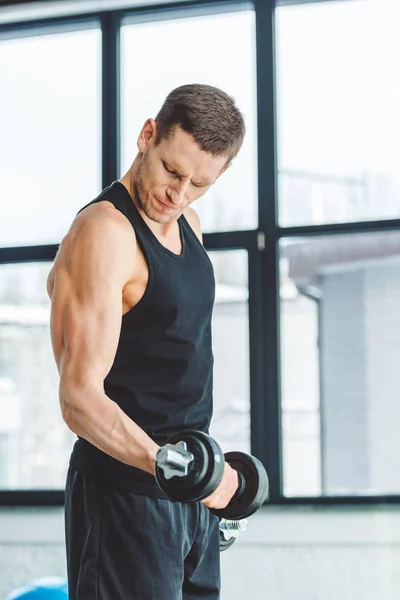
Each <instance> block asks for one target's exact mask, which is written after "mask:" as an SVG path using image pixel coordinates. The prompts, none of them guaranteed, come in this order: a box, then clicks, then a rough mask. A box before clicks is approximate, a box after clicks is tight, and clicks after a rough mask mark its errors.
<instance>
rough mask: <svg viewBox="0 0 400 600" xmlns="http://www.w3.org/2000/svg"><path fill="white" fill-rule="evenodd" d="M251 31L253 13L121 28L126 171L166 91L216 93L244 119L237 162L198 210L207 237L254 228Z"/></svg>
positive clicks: (255, 199) (253, 118)
mask: <svg viewBox="0 0 400 600" xmlns="http://www.w3.org/2000/svg"><path fill="white" fill-rule="evenodd" d="M254 33H255V32H254V13H253V12H252V11H248V12H236V13H233V14H223V15H213V16H205V17H196V18H187V19H175V20H169V21H162V22H153V23H141V24H136V25H125V26H124V27H122V30H121V48H122V50H121V57H122V67H121V70H122V72H121V81H122V173H125V172H126V170H127V169H128V168H129V166H130V165H131V163H132V162H133V160H134V158H135V156H136V154H137V145H136V142H137V137H138V135H139V132H140V130H141V128H142V126H143V124H144V122H145V121H146V119H147V118H149V117H153V118H154V117H155V116H156V114H157V113H158V111H159V109H160V108H161V105H162V103H163V102H164V99H165V97H166V96H167V95H168V93H169V92H170V91H172V90H173V89H174V88H176V87H178V86H180V85H183V84H187V83H205V84H209V85H214V86H216V87H219V88H221V89H223V90H224V91H225V92H227V93H228V94H230V95H231V96H233V97H234V98H235V100H236V102H237V105H238V107H239V108H240V110H241V111H242V112H243V114H244V118H245V121H246V128H247V134H246V138H245V142H244V144H243V146H242V149H241V151H240V153H239V155H238V157H237V158H236V159H235V161H234V164H233V165H232V167H231V168H230V169H228V171H227V172H226V173H224V174H223V176H222V177H221V178H220V179H219V180H218V181H217V183H216V184H215V185H214V186H213V187H212V188H211V189H210V190H209V191H208V192H207V193H206V194H205V195H204V196H203V197H202V198H200V199H199V200H197V202H196V203H195V205H194V208H195V209H196V210H198V212H199V214H200V218H201V220H202V226H203V230H204V231H226V230H238V229H247V228H248V229H252V228H255V227H257V168H256V165H257V145H256V83H255V48H254V46H255V41H254ZM149 40H157V43H150V44H149ZM193 40H199V41H200V43H198V44H196V43H193ZM204 40H207V43H203V42H204ZM238 40H240V44H239V43H238ZM144 48H145V51H143V49H144ZM160 48H162V52H160ZM136 57H140V60H137V59H136ZM216 57H219V58H218V59H216ZM144 82H145V84H144Z"/></svg>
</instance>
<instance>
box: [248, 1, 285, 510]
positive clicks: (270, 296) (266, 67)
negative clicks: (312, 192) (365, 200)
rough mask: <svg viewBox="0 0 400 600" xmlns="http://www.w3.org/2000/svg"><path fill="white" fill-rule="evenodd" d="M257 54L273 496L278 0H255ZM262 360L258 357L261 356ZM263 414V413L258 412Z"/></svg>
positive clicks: (276, 487)
mask: <svg viewBox="0 0 400 600" xmlns="http://www.w3.org/2000/svg"><path fill="white" fill-rule="evenodd" d="M255 11H256V59H257V125H258V197H259V212H258V217H259V228H260V231H261V232H262V233H261V235H263V234H264V238H262V239H261V241H262V245H263V246H264V247H263V248H260V264H259V270H260V275H259V277H260V290H259V294H260V299H261V300H260V301H261V311H262V317H263V321H262V322H261V326H262V333H263V339H262V345H263V349H264V350H263V352H262V357H263V363H262V364H259V366H258V368H259V369H261V374H260V375H259V376H260V377H261V378H262V381H263V386H262V387H263V403H264V410H263V411H262V418H263V422H262V426H259V427H257V429H256V430H255V431H254V435H255V436H256V439H255V440H254V445H255V447H256V448H257V447H260V448H263V452H264V457H263V462H264V465H265V467H266V469H267V472H268V476H269V480H270V500H271V502H279V500H280V498H281V496H282V480H283V477H282V450H281V414H280V371H279V318H280V316H279V268H278V266H279V253H278V230H277V221H278V215H277V213H278V211H277V193H276V172H277V168H276V132H275V130H276V116H275V35H274V29H275V26H274V16H275V1H274V0H255ZM258 362H259V361H258ZM260 416H261V415H260Z"/></svg>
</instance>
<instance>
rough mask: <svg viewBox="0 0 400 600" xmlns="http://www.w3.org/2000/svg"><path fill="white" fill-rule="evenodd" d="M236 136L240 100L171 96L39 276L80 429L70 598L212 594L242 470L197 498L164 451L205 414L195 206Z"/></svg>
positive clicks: (206, 295)
mask: <svg viewBox="0 0 400 600" xmlns="http://www.w3.org/2000/svg"><path fill="white" fill-rule="evenodd" d="M244 133H245V126H244V122H243V117H242V115H241V113H240V111H239V110H238V109H237V107H236V106H235V104H234V101H233V100H232V99H231V98H230V97H229V96H228V95H227V94H225V93H224V92H222V91H221V90H219V89H217V88H214V87H211V86H206V85H198V84H195V85H186V86H182V87H179V88H177V89H175V90H173V91H172V92H171V93H170V94H169V95H168V97H167V98H166V100H165V102H164V104H163V106H162V108H161V110H160V112H159V113H158V115H157V117H156V119H155V120H153V119H148V120H147V121H146V122H145V124H144V125H143V128H142V130H141V132H140V134H139V138H138V142H137V143H138V154H137V156H136V159H135V161H134V163H133V164H132V166H131V167H130V169H129V170H128V172H127V173H126V174H125V175H124V176H123V177H122V178H121V179H120V180H119V181H115V182H114V183H113V184H112V185H110V186H109V187H107V188H106V189H105V190H103V192H102V193H101V194H100V196H99V197H98V198H96V199H95V200H94V201H92V202H91V203H90V204H88V205H87V206H86V207H84V208H83V209H81V211H80V212H79V213H78V215H77V217H76V218H75V220H74V222H73V223H72V225H71V228H70V230H69V232H68V233H67V235H66V236H65V237H64V239H63V240H62V243H61V245H60V248H59V252H58V254H57V257H56V259H55V262H54V265H53V268H52V269H51V271H50V274H49V278H48V292H49V295H50V297H51V304H52V311H51V336H52V344H53V349H54V355H55V358H56V362H57V366H58V370H59V374H60V388H59V397H60V404H61V409H62V415H63V418H64V420H65V422H66V424H67V425H68V427H69V428H70V429H71V430H72V431H73V432H74V433H75V434H77V436H78V440H77V442H76V444H75V446H74V449H73V452H72V455H71V460H70V466H69V470H68V475H67V482H66V495H65V525H66V547H67V566H68V581H69V594H70V599H71V600H133V599H140V600H147V599H149V600H150V599H152V600H177V599H178V598H184V599H185V600H189V599H191V598H197V599H202V598H204V599H206V598H207V599H213V600H214V599H217V598H219V588H220V572H219V531H218V523H219V520H218V518H217V517H216V516H215V515H214V514H213V513H212V512H211V511H210V510H209V508H223V507H225V506H226V505H227V504H228V502H229V501H230V499H231V498H232V496H233V495H234V493H235V491H236V489H237V485H238V480H237V473H236V471H234V470H233V469H232V468H231V467H229V465H226V467H225V472H224V476H223V479H222V481H221V484H220V485H219V487H218V489H217V490H216V491H215V492H214V493H213V494H212V495H211V496H209V497H208V498H206V499H205V500H203V502H201V503H198V502H196V503H180V502H173V501H171V500H169V499H168V497H167V496H166V495H165V494H164V492H162V490H161V489H160V488H159V487H158V486H157V484H156V481H155V477H154V469H155V458H156V453H157V450H158V449H159V447H160V445H162V444H164V443H165V441H166V440H167V438H168V437H170V435H172V434H173V433H176V432H179V431H182V430H185V429H198V430H201V431H205V432H208V428H209V424H210V419H211V415H212V368H213V356H212V350H211V314H212V308H213V302H214V292H215V289H214V288H215V284H214V276H213V270H212V266H211V263H210V260H209V258H208V256H207V254H206V252H205V250H204V247H203V246H202V243H201V240H202V237H201V231H200V223H199V219H198V216H197V214H196V213H195V211H194V210H193V209H192V208H191V207H190V205H191V204H192V203H193V202H194V201H195V200H196V199H197V198H200V197H201V196H202V195H203V194H204V193H205V192H206V191H207V190H208V189H209V188H210V187H211V186H212V185H213V184H214V183H215V181H216V180H217V179H218V177H220V175H222V173H223V172H224V171H225V170H226V169H227V168H228V167H229V166H230V164H231V161H232V159H233V158H234V157H235V156H236V154H237V153H238V151H239V149H240V147H241V145H242V142H243V137H244Z"/></svg>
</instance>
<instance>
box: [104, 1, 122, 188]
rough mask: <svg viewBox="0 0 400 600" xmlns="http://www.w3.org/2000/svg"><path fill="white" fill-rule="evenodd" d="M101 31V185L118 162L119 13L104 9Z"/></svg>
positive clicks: (113, 177) (109, 180)
mask: <svg viewBox="0 0 400 600" xmlns="http://www.w3.org/2000/svg"><path fill="white" fill-rule="evenodd" d="M101 31H102V72H101V77H102V79H101V81H102V83H101V89H102V159H101V161H102V163H101V164H102V187H103V188H105V187H107V186H108V185H110V183H112V182H113V181H115V180H116V179H117V178H118V173H119V166H120V164H119V163H120V139H119V138H120V135H119V133H120V43H119V40H120V17H119V16H117V15H116V14H114V13H109V12H105V13H103V14H102V16H101Z"/></svg>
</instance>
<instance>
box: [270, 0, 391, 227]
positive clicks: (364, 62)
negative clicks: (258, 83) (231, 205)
mask: <svg viewBox="0 0 400 600" xmlns="http://www.w3.org/2000/svg"><path fill="white" fill-rule="evenodd" d="M399 18H400V5H399V2H398V0H358V1H355V2H321V3H317V4H314V3H313V4H305V5H302V6H285V7H281V8H278V9H277V11H276V39H277V116H278V170H279V174H278V188H279V222H280V224H281V225H283V226H289V225H305V224H321V223H328V222H331V223H334V222H338V223H344V222H351V221H362V220H375V219H386V218H398V217H399V216H400V208H399V207H400V205H399V201H398V198H399V194H400V170H399V168H398V162H399V156H400V111H399V108H398V107H399V103H400V71H399V68H398V56H399V55H400V36H399V35H398V22H399ZM338 40H340V42H339V43H338Z"/></svg>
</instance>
